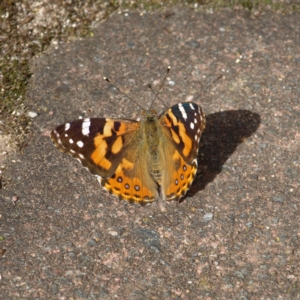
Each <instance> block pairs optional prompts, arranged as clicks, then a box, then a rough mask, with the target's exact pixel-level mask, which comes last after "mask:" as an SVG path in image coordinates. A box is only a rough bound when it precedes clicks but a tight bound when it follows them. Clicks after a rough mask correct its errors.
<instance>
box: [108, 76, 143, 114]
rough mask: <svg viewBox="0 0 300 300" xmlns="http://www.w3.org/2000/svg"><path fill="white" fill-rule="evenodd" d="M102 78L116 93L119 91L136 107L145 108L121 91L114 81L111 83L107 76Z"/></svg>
mask: <svg viewBox="0 0 300 300" xmlns="http://www.w3.org/2000/svg"><path fill="white" fill-rule="evenodd" d="M103 79H104V80H105V81H107V82H108V83H110V84H111V85H112V86H113V87H114V88H115V89H116V90H117V91H118V93H120V94H121V95H123V96H125V97H126V98H128V99H129V100H131V101H132V102H133V103H135V104H136V105H137V106H138V107H140V108H141V109H142V110H145V109H144V108H143V107H142V106H141V105H140V104H139V103H138V102H136V101H135V100H134V99H132V98H131V97H129V96H128V95H126V94H125V93H123V92H122V91H121V90H120V89H119V88H118V87H117V86H116V85H115V84H114V83H112V82H111V81H110V80H109V79H108V78H107V77H103Z"/></svg>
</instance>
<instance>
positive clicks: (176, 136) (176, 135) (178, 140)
mask: <svg viewBox="0 0 300 300" xmlns="http://www.w3.org/2000/svg"><path fill="white" fill-rule="evenodd" d="M170 131H171V135H172V139H173V141H174V142H175V143H176V144H179V143H180V138H179V136H178V134H177V133H176V132H175V131H174V130H173V129H172V127H171V128H170Z"/></svg>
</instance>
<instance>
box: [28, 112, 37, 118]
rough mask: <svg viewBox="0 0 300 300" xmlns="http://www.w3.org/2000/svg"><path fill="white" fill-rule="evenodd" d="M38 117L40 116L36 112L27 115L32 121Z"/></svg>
mask: <svg viewBox="0 0 300 300" xmlns="http://www.w3.org/2000/svg"><path fill="white" fill-rule="evenodd" d="M37 115H38V114H37V113H36V112H34V111H29V112H28V113H27V116H28V117H29V118H31V119H33V118H35V117H36V116H37Z"/></svg>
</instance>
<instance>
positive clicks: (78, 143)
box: [76, 141, 84, 148]
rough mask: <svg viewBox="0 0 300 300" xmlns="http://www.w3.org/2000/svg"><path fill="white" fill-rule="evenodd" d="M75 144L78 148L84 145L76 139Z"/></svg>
mask: <svg viewBox="0 0 300 300" xmlns="http://www.w3.org/2000/svg"><path fill="white" fill-rule="evenodd" d="M76 144H77V146H78V147H79V148H82V147H83V145H84V144H83V142H82V141H78V142H77V143H76Z"/></svg>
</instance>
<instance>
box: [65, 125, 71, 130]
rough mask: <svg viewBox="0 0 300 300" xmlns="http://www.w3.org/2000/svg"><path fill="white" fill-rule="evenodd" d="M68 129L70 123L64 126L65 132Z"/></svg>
mask: <svg viewBox="0 0 300 300" xmlns="http://www.w3.org/2000/svg"><path fill="white" fill-rule="evenodd" d="M69 129H70V123H66V124H65V131H68V130H69Z"/></svg>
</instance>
